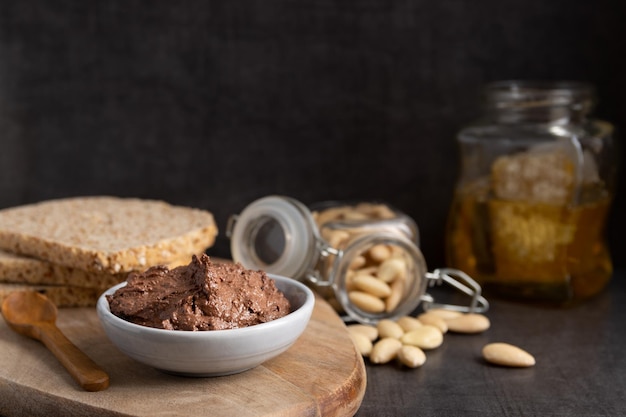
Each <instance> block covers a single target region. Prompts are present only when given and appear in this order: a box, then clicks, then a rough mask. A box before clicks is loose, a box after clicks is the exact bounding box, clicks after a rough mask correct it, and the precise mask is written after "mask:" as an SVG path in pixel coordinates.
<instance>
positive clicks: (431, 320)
mask: <svg viewBox="0 0 626 417" xmlns="http://www.w3.org/2000/svg"><path fill="white" fill-rule="evenodd" d="M417 319H418V320H419V321H421V322H422V323H423V324H430V325H431V326H435V327H436V328H438V329H439V330H441V333H444V334H445V333H446V332H447V331H448V325H447V324H446V321H445V320H444V319H442V318H441V317H439V316H438V315H436V314H433V313H430V312H427V313H422V314H420V315H419V316H417Z"/></svg>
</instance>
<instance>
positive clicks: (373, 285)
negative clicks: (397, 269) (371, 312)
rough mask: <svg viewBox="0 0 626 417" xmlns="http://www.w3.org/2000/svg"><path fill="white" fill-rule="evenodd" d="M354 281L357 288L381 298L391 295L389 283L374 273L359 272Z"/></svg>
mask: <svg viewBox="0 0 626 417" xmlns="http://www.w3.org/2000/svg"><path fill="white" fill-rule="evenodd" d="M352 283H353V284H354V285H355V287H356V288H358V289H360V290H361V291H365V292H367V293H370V294H372V295H375V296H376V297H379V298H385V297H388V296H389V295H391V288H390V287H389V284H387V283H386V282H384V281H381V280H379V279H378V278H376V277H374V276H372V275H365V274H357V275H356V276H355V277H354V278H353V280H352Z"/></svg>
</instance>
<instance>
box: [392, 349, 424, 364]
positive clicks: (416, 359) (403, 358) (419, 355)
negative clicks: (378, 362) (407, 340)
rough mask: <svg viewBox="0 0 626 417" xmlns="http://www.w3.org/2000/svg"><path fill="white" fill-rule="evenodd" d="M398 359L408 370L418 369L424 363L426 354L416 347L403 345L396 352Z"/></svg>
mask: <svg viewBox="0 0 626 417" xmlns="http://www.w3.org/2000/svg"><path fill="white" fill-rule="evenodd" d="M398 359H399V360H400V362H401V363H402V364H403V365H406V366H408V367H409V368H418V367H420V366H422V365H423V364H424V362H426V354H425V353H424V351H423V350H422V349H420V348H418V347H417V346H412V345H403V346H402V347H401V348H400V350H399V351H398Z"/></svg>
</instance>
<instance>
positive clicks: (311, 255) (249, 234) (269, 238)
mask: <svg viewBox="0 0 626 417" xmlns="http://www.w3.org/2000/svg"><path fill="white" fill-rule="evenodd" d="M315 230H316V229H315V223H314V221H313V218H312V217H311V213H310V211H309V210H308V209H307V208H306V207H305V206H304V205H302V203H300V202H298V201H296V200H294V199H291V198H288V197H283V196H269V197H264V198H261V199H259V200H256V201H254V202H252V203H251V204H249V205H248V206H247V207H246V208H245V209H244V210H243V211H242V212H241V214H239V215H237V216H232V217H231V219H230V221H229V226H228V230H227V234H228V235H230V239H231V242H230V248H231V254H232V257H233V260H234V261H235V262H239V263H241V264H242V265H243V266H244V267H246V268H249V269H262V270H264V271H266V272H269V273H273V274H277V275H283V276H286V277H290V278H295V279H302V278H303V277H304V275H305V273H306V271H307V270H308V269H309V267H310V266H311V265H312V264H314V262H315V260H316V259H317V249H316V248H317V246H316V235H317V234H316V233H315Z"/></svg>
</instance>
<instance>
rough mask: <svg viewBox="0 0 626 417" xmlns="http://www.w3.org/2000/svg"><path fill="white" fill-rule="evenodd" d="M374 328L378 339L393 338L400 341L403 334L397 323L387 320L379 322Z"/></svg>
mask: <svg viewBox="0 0 626 417" xmlns="http://www.w3.org/2000/svg"><path fill="white" fill-rule="evenodd" d="M376 328H377V329H378V336H379V337H380V338H385V337H393V338H395V339H400V338H401V337H402V335H403V334H404V329H402V327H400V325H399V324H398V323H396V322H395V321H393V320H389V319H382V320H380V321H379V322H378V325H377V326H376Z"/></svg>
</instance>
